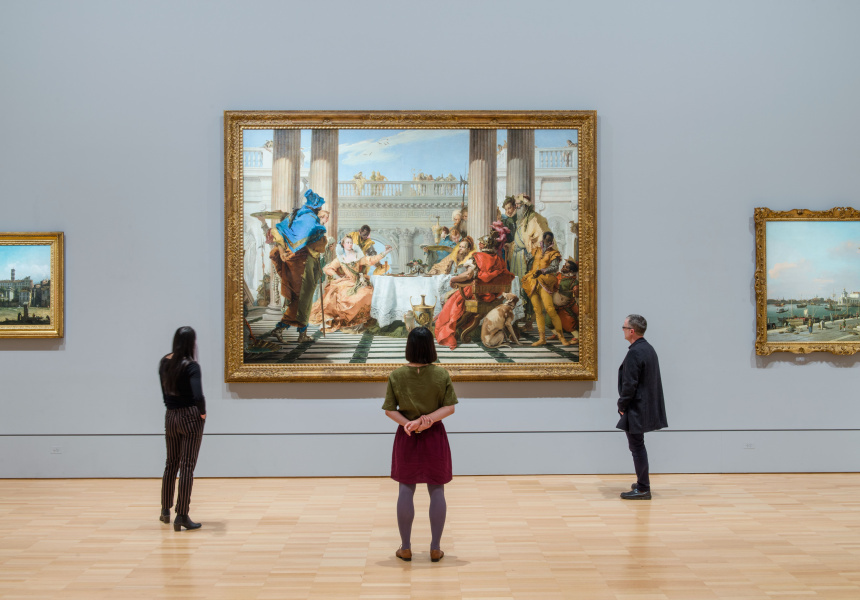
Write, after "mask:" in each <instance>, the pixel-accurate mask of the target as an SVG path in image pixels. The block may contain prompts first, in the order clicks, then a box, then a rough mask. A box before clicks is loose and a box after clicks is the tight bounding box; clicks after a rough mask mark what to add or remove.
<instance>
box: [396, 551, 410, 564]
mask: <svg viewBox="0 0 860 600" xmlns="http://www.w3.org/2000/svg"><path fill="white" fill-rule="evenodd" d="M394 556H396V557H397V558H399V559H400V560H405V561H406V562H409V561H410V560H412V550H409V549H408V548H407V549H406V550H404V549H403V548H398V549H397V551H396V552H395V553H394Z"/></svg>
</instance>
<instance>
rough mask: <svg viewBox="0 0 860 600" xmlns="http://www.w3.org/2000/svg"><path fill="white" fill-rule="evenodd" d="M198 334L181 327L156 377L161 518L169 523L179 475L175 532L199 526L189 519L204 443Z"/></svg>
mask: <svg viewBox="0 0 860 600" xmlns="http://www.w3.org/2000/svg"><path fill="white" fill-rule="evenodd" d="M196 354H197V334H196V333H194V330H193V329H192V328H191V327H180V328H179V329H177V330H176V333H175V334H174V335H173V352H172V353H171V354H168V355H167V356H165V357H164V358H162V359H161V363H160V364H159V365H158V377H159V379H160V380H161V393H162V396H163V397H164V405H165V406H166V407H167V414H166V415H165V416H164V437H165V440H166V441H167V462H166V464H165V465H164V476H163V478H162V480H161V516H160V517H159V519H160V520H161V521H162V522H164V523H170V508H171V507H172V506H173V488H174V487H175V485H176V473H177V472H179V494H178V496H177V499H176V519H174V521H173V529H174V531H180V530H181V529H182V528H183V527H185V529H197V528H199V527H200V523H195V522H194V521H192V520H191V519H189V518H188V506H189V504H190V503H191V486H192V485H193V484H194V466H195V465H196V464H197V455H198V453H199V452H200V442H201V441H203V423H204V421H205V419H206V399H205V398H204V397H203V386H202V383H201V378H200V365H198V364H197V359H196Z"/></svg>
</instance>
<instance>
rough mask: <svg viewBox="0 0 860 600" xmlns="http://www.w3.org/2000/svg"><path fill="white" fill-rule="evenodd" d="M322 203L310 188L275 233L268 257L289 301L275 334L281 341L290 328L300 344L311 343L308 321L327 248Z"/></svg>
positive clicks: (282, 292)
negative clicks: (303, 200)
mask: <svg viewBox="0 0 860 600" xmlns="http://www.w3.org/2000/svg"><path fill="white" fill-rule="evenodd" d="M323 204H325V200H324V199H323V198H322V196H320V195H319V194H315V193H314V192H313V190H310V189H309V190H308V191H307V192H305V203H304V204H303V205H302V207H301V208H299V209H298V210H297V211H295V212H293V214H292V215H290V218H289V219H285V220H283V221H281V222H280V223H278V224H277V225H275V227H274V228H273V230H272V237H273V238H274V241H275V247H274V248H273V249H272V251H271V253H270V254H269V257H270V258H271V259H272V265H273V266H274V268H275V270H276V271H277V273H278V275H279V276H280V278H281V295H282V296H283V297H284V298H285V299H286V302H285V304H286V309H285V310H284V316H283V317H282V318H281V321H280V323H278V324H277V326H276V327H275V330H274V331H273V332H272V333H273V334H274V335H275V337H277V338H278V339H279V340H280V341H283V337H282V336H283V333H284V331H286V330H287V329H288V328H289V327H290V326H294V327H295V328H296V330H297V331H298V332H299V338H298V342H299V343H302V342H310V341H312V338H311V337H310V336H309V335H308V334H307V328H308V318H309V317H310V313H311V306H312V304H313V298H314V291H315V290H316V287H317V285H318V284H319V282H320V279H321V277H322V267H321V266H320V254H322V253H324V252H325V245H326V235H325V234H326V229H325V227H324V226H323V224H322V223H320V219H319V211H320V209H321V208H322V206H323Z"/></svg>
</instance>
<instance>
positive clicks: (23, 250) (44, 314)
mask: <svg viewBox="0 0 860 600" xmlns="http://www.w3.org/2000/svg"><path fill="white" fill-rule="evenodd" d="M61 337H63V234H62V232H47V233H34V232H24V233H0V338H61Z"/></svg>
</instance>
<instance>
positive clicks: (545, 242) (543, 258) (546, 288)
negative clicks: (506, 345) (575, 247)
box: [523, 231, 571, 346]
mask: <svg viewBox="0 0 860 600" xmlns="http://www.w3.org/2000/svg"><path fill="white" fill-rule="evenodd" d="M554 242H555V236H553V234H552V232H550V231H547V232H546V233H544V234H543V236H542V237H541V243H540V246H538V248H537V249H536V250H535V252H534V261H533V262H532V268H531V270H529V272H528V273H526V276H525V277H523V292H524V293H525V295H526V296H528V299H529V300H530V301H531V303H532V306H533V307H534V309H535V320H536V321H537V328H538V334H539V335H540V337H539V338H538V340H537V341H536V342H534V343H533V344H532V346H545V345H546V322H545V319H546V317H549V319H550V322H552V328H553V331H555V335H556V336H557V337H558V339H559V340H561V344H562V346H569V345H570V344H571V342H569V341H568V340H566V339H565V337H564V328H563V326H562V324H561V319H560V318H559V316H558V313H557V312H556V310H555V305H554V304H553V301H552V296H553V294H554V293H555V292H556V291H558V277H557V273H558V271H559V265H560V264H561V254H559V252H558V250H556V249H555V247H554V246H553V244H554Z"/></svg>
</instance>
